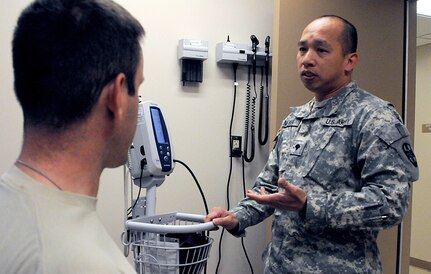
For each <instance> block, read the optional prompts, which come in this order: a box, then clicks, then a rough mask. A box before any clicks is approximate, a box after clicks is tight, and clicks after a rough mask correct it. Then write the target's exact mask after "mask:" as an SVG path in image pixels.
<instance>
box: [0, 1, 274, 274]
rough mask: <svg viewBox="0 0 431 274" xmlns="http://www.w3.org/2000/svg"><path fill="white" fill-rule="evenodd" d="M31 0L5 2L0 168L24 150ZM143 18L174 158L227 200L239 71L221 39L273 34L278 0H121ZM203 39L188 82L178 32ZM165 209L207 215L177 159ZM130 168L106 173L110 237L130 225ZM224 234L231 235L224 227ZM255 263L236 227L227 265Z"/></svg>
mask: <svg viewBox="0 0 431 274" xmlns="http://www.w3.org/2000/svg"><path fill="white" fill-rule="evenodd" d="M29 2H30V1H28V0H3V1H1V2H0V33H1V37H2V39H1V40H0V54H1V55H0V56H1V57H0V60H1V64H2V66H1V73H0V80H1V82H0V83H1V91H0V109H1V116H0V126H1V130H0V140H1V142H0V153H1V157H0V173H2V172H3V171H5V170H6V169H7V168H8V166H9V165H10V164H11V163H12V162H13V161H14V160H15V158H16V157H17V155H18V153H19V149H20V144H21V140H22V136H21V135H22V115H21V111H20V108H19V105H18V103H17V101H16V99H15V96H14V93H13V73H12V62H11V45H10V43H11V38H12V32H13V28H14V25H15V23H16V19H17V17H18V15H19V12H20V11H21V10H22V8H23V7H24V6H26V5H27V4H28V3H29ZM118 2H119V3H120V4H121V5H123V6H124V7H125V8H126V9H128V10H129V11H130V12H131V13H132V14H133V15H134V16H135V17H137V18H138V20H139V21H140V22H141V23H142V25H143V26H144V28H145V30H146V33H147V34H146V37H145V40H144V62H145V64H144V75H145V82H144V84H143V85H142V87H141V89H140V91H139V92H140V94H141V95H142V96H143V99H144V100H148V99H151V100H154V101H157V102H159V103H160V104H161V105H162V107H163V108H164V110H165V114H166V119H167V121H168V123H169V126H170V130H171V135H172V138H173V142H174V146H175V154H176V155H175V156H176V157H175V158H176V159H179V160H182V161H184V162H185V163H187V164H188V165H189V166H190V168H191V169H192V170H193V171H194V173H195V175H196V177H197V178H198V179H199V181H200V183H201V185H202V188H203V190H204V192H205V194H206V196H207V201H208V205H209V207H210V208H211V207H213V206H225V205H226V202H225V201H226V198H225V197H226V182H227V178H228V174H229V156H228V155H229V153H228V149H229V142H228V140H229V139H228V138H229V135H228V134H229V122H230V115H231V109H232V100H233V85H232V78H233V72H232V68H231V66H230V65H218V64H217V63H216V60H215V47H216V43H218V42H222V41H225V40H226V37H227V35H230V39H231V41H232V42H238V43H247V44H248V43H250V40H249V37H250V35H251V34H255V35H256V36H257V37H258V38H259V40H260V41H261V45H262V44H263V41H264V38H265V37H266V35H270V36H272V26H273V6H274V4H273V1H272V0H237V1H228V0H218V1H210V0H187V1H186V0H177V1H167V0H159V1H132V0H118ZM182 38H190V39H202V40H207V41H208V42H209V58H208V59H207V60H206V61H204V68H203V70H204V71H203V73H204V79H203V83H201V84H196V85H186V86H185V87H183V86H182V83H181V82H180V62H179V61H178V59H177V45H178V40H180V39H182ZM246 80H247V75H246V69H245V68H242V67H240V68H239V69H238V81H239V82H240V86H239V87H238V97H237V112H236V116H235V121H234V130H233V133H234V134H235V135H243V131H244V130H243V127H244V122H243V119H244V117H243V112H244V101H245V99H244V98H245V97H244V95H245V83H246ZM267 151H268V147H263V148H259V149H258V150H257V151H256V152H257V155H256V158H255V161H254V162H253V164H252V165H247V168H246V176H247V187H248V188H250V187H251V186H252V184H253V183H254V178H255V177H256V176H257V174H258V173H259V171H260V170H261V168H262V166H263V165H264V163H265V161H266V158H267V155H268V153H267ZM233 167H234V171H233V174H232V178H233V181H232V184H231V188H230V191H231V204H235V203H236V202H237V201H238V199H239V198H240V196H241V195H242V186H241V169H240V164H239V161H238V160H237V159H235V160H234V165H233ZM157 199H158V200H157V212H158V213H164V212H170V211H182V212H190V213H198V214H204V206H203V203H202V202H201V198H200V195H199V192H198V190H197V188H196V187H195V184H194V181H193V179H192V177H191V176H190V175H189V174H188V172H187V171H186V169H185V168H183V167H182V166H180V165H177V166H176V169H175V170H174V173H173V174H172V175H171V176H169V177H168V178H167V179H166V181H165V183H164V184H163V185H162V186H161V187H160V188H158V190H157ZM123 208H124V205H123V169H122V168H117V169H111V170H106V171H105V172H104V173H103V174H102V180H101V187H100V191H99V203H98V212H99V214H100V216H101V218H102V220H103V222H104V223H105V225H106V226H107V227H108V230H109V232H110V234H111V236H112V237H113V238H114V239H115V240H116V241H117V242H118V244H119V246H120V241H119V235H120V233H121V231H122V229H123V221H122V218H123V215H122V212H123ZM219 235H220V231H218V232H212V233H211V236H212V237H213V238H214V240H215V241H214V245H213V247H212V251H211V258H210V263H209V268H208V273H213V272H214V270H215V265H216V262H217V258H218V239H219ZM225 235H226V234H225ZM265 235H266V233H265V225H264V224H262V225H260V226H257V227H254V228H251V229H249V232H248V236H247V238H246V241H245V242H246V247H247V250H248V253H249V256H250V259H251V261H252V262H253V266H254V268H255V269H254V270H255V272H256V273H261V272H262V269H263V266H262V263H261V259H260V257H261V253H262V251H263V248H264V246H265V242H266V240H265ZM247 272H249V269H248V265H247V262H246V260H245V257H244V256H243V253H242V250H241V244H240V241H239V239H235V238H233V237H231V236H230V235H229V236H227V237H225V239H224V241H223V254H222V264H221V267H220V271H219V273H247Z"/></svg>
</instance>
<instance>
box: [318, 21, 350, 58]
mask: <svg viewBox="0 0 431 274" xmlns="http://www.w3.org/2000/svg"><path fill="white" fill-rule="evenodd" d="M325 17H326V18H328V17H329V18H336V19H339V20H340V21H341V22H342V23H343V25H344V29H343V32H342V34H341V44H342V47H343V54H344V55H347V54H349V53H354V52H356V51H357V48H358V31H357V30H356V27H355V26H354V25H353V24H352V23H350V22H349V21H348V20H347V19H345V18H343V17H341V16H338V15H332V14H330V15H323V16H321V17H320V18H325Z"/></svg>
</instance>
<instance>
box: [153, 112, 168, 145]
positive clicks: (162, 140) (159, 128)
mask: <svg viewBox="0 0 431 274" xmlns="http://www.w3.org/2000/svg"><path fill="white" fill-rule="evenodd" d="M150 111H151V120H152V121H153V127H154V133H155V134H156V140H157V143H159V144H166V143H167V138H166V136H165V131H164V130H163V127H164V124H163V118H162V113H161V112H160V109H159V108H155V107H150Z"/></svg>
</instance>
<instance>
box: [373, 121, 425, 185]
mask: <svg viewBox="0 0 431 274" xmlns="http://www.w3.org/2000/svg"><path fill="white" fill-rule="evenodd" d="M376 135H377V136H378V137H379V138H380V139H381V140H383V141H384V142H385V143H386V144H387V145H388V146H390V147H391V148H393V149H395V150H396V151H397V153H398V155H399V156H400V158H401V160H402V162H403V163H404V166H405V170H406V172H407V175H408V177H409V179H410V181H411V182H414V181H416V180H417V179H418V178H419V169H418V163H417V161H416V156H415V154H414V152H413V148H412V146H411V143H410V139H409V132H408V131H407V129H406V127H405V126H404V125H403V124H401V123H396V124H395V125H394V124H387V125H384V126H382V127H379V128H378V129H377V130H376Z"/></svg>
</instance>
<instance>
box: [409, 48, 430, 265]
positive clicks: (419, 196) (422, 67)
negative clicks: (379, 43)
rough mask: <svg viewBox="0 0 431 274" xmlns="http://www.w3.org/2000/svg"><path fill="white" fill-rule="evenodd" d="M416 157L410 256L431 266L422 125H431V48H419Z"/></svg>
mask: <svg viewBox="0 0 431 274" xmlns="http://www.w3.org/2000/svg"><path fill="white" fill-rule="evenodd" d="M416 65H417V67H416V123H415V153H416V157H417V160H418V163H419V168H420V177H419V181H418V182H416V183H415V184H414V186H413V203H412V211H413V212H412V229H411V233H412V234H411V235H412V236H411V249H410V256H411V257H413V258H416V259H420V260H423V261H427V262H429V264H431V252H430V246H431V235H430V231H431V214H430V209H431V200H430V197H431V187H430V182H431V169H430V168H429V167H430V161H431V156H430V155H431V146H430V144H431V133H423V132H422V124H431V109H430V102H431V81H430V76H429V75H430V72H431V44H428V45H424V46H421V47H418V48H417V64H416Z"/></svg>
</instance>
